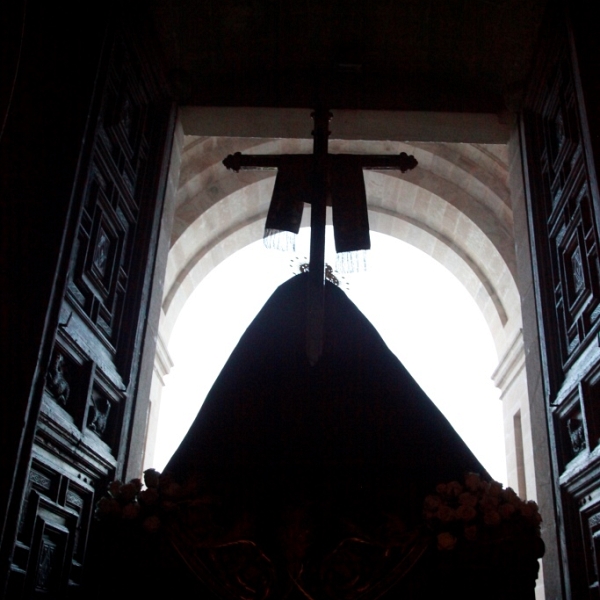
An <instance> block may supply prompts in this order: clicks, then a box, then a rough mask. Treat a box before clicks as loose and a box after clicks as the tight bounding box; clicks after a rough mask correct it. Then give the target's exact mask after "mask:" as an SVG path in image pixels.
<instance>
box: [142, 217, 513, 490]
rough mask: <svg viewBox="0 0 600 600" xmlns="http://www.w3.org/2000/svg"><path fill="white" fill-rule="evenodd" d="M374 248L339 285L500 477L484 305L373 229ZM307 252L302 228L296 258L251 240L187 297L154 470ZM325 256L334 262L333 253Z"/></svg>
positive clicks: (413, 251) (173, 348)
mask: <svg viewBox="0 0 600 600" xmlns="http://www.w3.org/2000/svg"><path fill="white" fill-rule="evenodd" d="M329 229H330V228H329ZM328 234H329V235H328V238H329V239H328V247H329V248H332V240H331V237H332V235H331V231H328ZM372 242H373V248H372V250H371V251H370V253H369V257H368V271H367V272H366V273H360V274H355V275H347V276H345V277H344V278H343V279H342V280H341V282H340V284H341V287H342V289H346V291H347V293H348V295H349V297H350V298H351V300H352V301H353V302H354V303H355V304H356V305H357V306H358V307H359V308H360V309H361V310H362V312H363V313H364V314H365V315H366V316H367V317H368V318H369V319H370V320H371V322H372V323H373V324H374V325H375V326H376V328H377V329H378V331H379V333H380V334H381V335H382V337H383V338H384V340H385V341H386V343H387V344H388V346H389V347H390V349H391V350H392V351H393V352H394V353H395V354H396V355H397V356H398V357H399V358H400V359H401V361H402V362H403V363H404V365H405V366H406V367H407V368H408V369H409V371H411V373H412V374H413V376H414V377H415V378H416V379H417V381H418V382H419V383H420V384H421V386H422V387H423V388H424V389H425V391H426V392H427V393H428V394H429V395H430V397H431V398H432V399H433V400H434V402H436V404H437V405H438V407H439V408H440V409H441V410H442V412H444V413H445V414H446V416H447V418H448V419H449V420H450V421H451V423H452V424H453V425H454V427H455V429H457V431H458V432H459V433H460V434H461V436H462V437H463V439H465V441H466V442H467V444H469V445H470V447H471V449H472V450H473V451H474V452H475V454H476V455H477V456H478V458H479V459H480V460H481V462H482V463H483V464H484V465H485V466H486V468H487V469H488V470H489V471H490V473H492V475H493V476H494V477H495V478H496V479H498V480H500V481H506V467H505V455H504V437H503V426H502V406H501V403H500V402H499V400H498V395H499V391H498V390H497V388H495V386H494V384H493V382H492V380H491V374H492V371H493V370H494V367H495V366H496V364H497V353H496V349H495V347H494V343H493V339H492V336H491V333H490V330H489V328H488V326H487V324H486V322H485V320H484V318H483V315H482V313H481V311H480V309H479V308H478V307H477V305H476V303H475V302H474V300H473V298H472V297H471V296H470V295H469V293H468V292H467V291H466V290H465V289H464V287H463V286H462V284H461V283H460V282H459V281H458V280H457V279H456V277H454V276H453V275H452V274H451V273H450V272H449V271H448V270H447V269H446V268H444V267H443V266H442V265H440V264H439V263H438V262H437V261H435V260H434V259H432V258H431V257H430V256H428V255H427V254H425V253H424V252H422V251H420V250H419V249H417V248H415V247H414V246H411V245H409V244H407V243H405V242H401V241H400V240H397V239H395V238H393V237H391V236H388V235H384V234H380V233H375V232H374V233H373V234H372ZM307 253H308V229H306V228H304V229H303V230H302V232H301V234H300V236H299V240H298V243H297V251H296V253H279V252H269V251H266V250H265V249H263V248H262V244H261V242H260V241H258V242H254V243H253V244H251V245H249V246H246V247H245V248H244V249H242V250H240V251H238V252H236V253H235V254H233V255H232V256H230V257H229V258H228V259H226V260H225V261H223V263H221V264H220V265H218V266H217V267H216V268H215V269H214V270H213V271H211V273H210V274H209V275H208V276H207V277H206V278H205V279H204V280H203V281H202V282H201V283H200V285H199V286H198V287H197V289H196V290H195V291H194V292H193V293H192V294H191V296H190V297H189V298H188V300H187V302H186V304H185V306H184V308H183V309H182V311H181V313H180V315H179V317H178V319H177V322H176V324H175V326H174V329H173V334H172V336H171V341H170V344H169V352H170V354H171V356H172V358H173V361H174V363H175V368H174V369H173V371H172V372H171V373H170V374H169V377H168V379H167V385H166V387H165V389H164V390H163V394H162V400H161V413H160V415H159V422H158V430H157V437H156V450H155V453H154V462H153V464H154V466H155V467H157V468H159V470H160V469H162V468H163V466H164V464H166V462H167V460H168V459H169V457H170V456H171V454H172V453H173V452H174V451H175V449H176V447H177V445H178V443H179V441H180V440H181V438H182V437H183V435H184V434H185V433H186V432H187V428H188V427H189V425H190V424H191V422H192V421H193V419H194V417H195V416H196V413H197V411H198V409H199V408H200V406H201V404H202V401H203V399H204V397H205V396H206V394H207V393H208V391H209V389H210V386H211V384H212V382H213V381H214V379H215V378H216V377H217V376H218V374H219V372H220V370H221V367H222V366H223V364H224V363H225V361H226V360H227V358H228V357H229V354H230V352H231V351H232V350H233V347H234V346H235V344H236V343H237V341H238V340H239V337H240V336H241V335H242V333H243V331H244V330H245V328H246V327H247V325H249V323H250V321H251V320H252V319H253V318H254V316H255V314H256V313H257V312H258V310H260V308H262V303H264V301H266V299H267V298H268V296H269V295H270V293H271V291H272V290H274V288H275V287H276V286H277V285H278V284H280V283H283V281H285V280H286V279H287V278H289V277H290V276H292V273H293V270H294V269H295V270H296V271H297V266H298V264H299V263H300V262H302V261H303V260H304V259H305V258H304V257H305V256H306V254H307ZM327 260H328V262H329V263H332V264H334V260H335V257H334V252H331V251H330V252H329V253H328V259H327ZM290 263H292V266H290Z"/></svg>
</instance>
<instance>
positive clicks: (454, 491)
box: [446, 481, 463, 497]
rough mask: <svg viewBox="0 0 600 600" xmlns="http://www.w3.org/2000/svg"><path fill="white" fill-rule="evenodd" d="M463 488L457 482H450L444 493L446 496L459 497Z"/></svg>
mask: <svg viewBox="0 0 600 600" xmlns="http://www.w3.org/2000/svg"><path fill="white" fill-rule="evenodd" d="M462 491H463V487H462V485H460V483H458V481H451V482H450V483H448V484H447V485H446V493H447V494H448V496H455V497H457V496H460V495H461V494H462Z"/></svg>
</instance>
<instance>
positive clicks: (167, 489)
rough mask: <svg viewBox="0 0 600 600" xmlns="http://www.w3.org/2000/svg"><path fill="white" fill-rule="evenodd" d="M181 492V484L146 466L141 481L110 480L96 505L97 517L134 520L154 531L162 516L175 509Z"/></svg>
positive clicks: (147, 529) (112, 519)
mask: <svg viewBox="0 0 600 600" xmlns="http://www.w3.org/2000/svg"><path fill="white" fill-rule="evenodd" d="M144 484H145V487H144ZM181 495H182V490H181V486H180V485H179V484H178V483H176V482H174V481H172V480H171V478H170V477H169V476H168V475H161V474H160V473H159V472H158V471H156V470H155V469H148V470H147V471H144V482H143V483H142V480H141V479H132V480H131V481H129V482H128V483H122V482H121V481H113V482H111V483H110V484H109V486H108V493H107V495H105V496H102V498H100V500H99V501H98V504H97V505H96V517H97V518H98V519H100V520H109V521H120V520H123V521H129V522H135V523H137V524H139V525H141V528H142V530H143V531H145V532H146V533H156V532H157V531H158V530H159V529H160V528H161V525H162V520H163V515H164V514H165V513H166V512H169V511H171V510H173V509H175V508H176V506H177V501H178V500H179V499H180V498H181Z"/></svg>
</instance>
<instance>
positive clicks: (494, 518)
mask: <svg viewBox="0 0 600 600" xmlns="http://www.w3.org/2000/svg"><path fill="white" fill-rule="evenodd" d="M483 522H484V523H485V524H486V525H500V523H501V522H502V519H501V518H500V513H499V512H498V511H496V510H490V511H486V512H485V513H484V514H483Z"/></svg>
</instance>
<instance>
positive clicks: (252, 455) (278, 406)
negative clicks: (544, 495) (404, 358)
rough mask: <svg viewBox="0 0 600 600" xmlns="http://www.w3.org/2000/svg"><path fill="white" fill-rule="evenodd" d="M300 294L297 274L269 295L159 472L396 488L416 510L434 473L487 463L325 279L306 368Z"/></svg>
mask: <svg viewBox="0 0 600 600" xmlns="http://www.w3.org/2000/svg"><path fill="white" fill-rule="evenodd" d="M306 298H307V276H306V275H299V276H296V277H294V278H293V279H291V280H290V281H288V282H287V283H285V284H283V285H282V286H281V287H280V288H279V289H278V290H277V291H276V292H275V293H274V294H273V296H272V297H271V298H270V300H269V301H268V302H267V303H266V305H265V306H264V308H263V309H262V310H261V312H260V313H259V314H258V316H257V317H256V318H255V320H254V321H253V323H252V324H251V325H250V327H249V328H248V329H247V331H246V332H245V334H244V335H243V336H242V338H241V340H240V342H239V344H238V346H237V347H236V349H235V350H234V351H233V353H232V355H231V357H230V359H229V360H228V362H227V364H226V365H225V367H224V368H223V370H222V372H221V374H220V375H219V377H218V379H217V380H216V382H215V384H214V386H213V388H212V390H211V391H210V393H209V394H208V396H207V398H206V401H205V402H204V404H203V406H202V408H201V410H200V412H199V414H198V416H197V418H196V420H195V421H194V423H193V424H192V426H191V428H190V430H189V432H188V434H187V436H186V437H185V439H184V440H183V442H182V444H181V446H180V447H179V449H178V450H177V452H176V453H175V454H174V456H173V457H172V459H171V460H170V462H169V464H168V466H167V468H166V470H167V471H169V472H171V473H172V474H173V475H174V476H175V477H176V478H177V479H178V480H186V479H189V478H190V477H195V478H199V479H203V480H206V481H207V483H208V482H210V486H213V487H215V486H216V488H219V490H221V491H222V492H224V493H240V494H242V495H244V497H245V498H247V499H248V501H251V499H252V498H254V499H255V500H256V501H257V502H261V501H263V500H264V499H265V498H271V499H272V498H274V497H278V498H282V497H289V498H292V497H297V496H298V495H300V496H303V497H319V498H325V497H327V498H343V497H351V496H354V497H358V496H362V495H365V494H366V495H368V496H369V497H370V498H371V499H373V498H376V497H382V498H383V497H387V496H390V497H391V496H394V497H403V498H404V500H403V502H404V501H405V502H406V503H407V507H406V508H407V510H409V512H413V513H414V516H415V518H417V517H418V518H420V511H421V507H422V505H421V503H422V499H423V497H424V495H425V494H427V493H429V492H430V491H431V490H432V489H434V488H435V485H436V484H437V483H439V482H445V481H449V480H452V479H457V478H462V476H463V474H464V473H465V472H468V471H476V472H479V473H482V474H484V473H485V470H484V469H483V467H482V465H481V464H480V463H479V462H478V461H477V459H476V458H475V457H474V456H473V454H472V453H471V452H470V450H469V449H468V448H467V446H466V445H465V444H464V442H463V441H462V440H461V438H460V437H459V436H458V435H457V433H456V432H455V431H454V429H453V428H452V427H451V425H450V424H449V423H448V421H447V420H446V418H445V417H444V416H443V415H442V414H441V412H440V411H439V410H438V409H437V407H436V406H435V405H434V404H433V402H432V401H431V400H430V399H429V398H428V397H427V396H426V394H425V393H424V392H423V391H422V390H421V388H420V387H419V385H418V384H417V383H416V382H415V381H414V379H413V378H412V377H411V375H410V374H409V373H408V371H407V370H406V369H405V368H404V367H403V366H402V364H401V363H400V361H399V360H398V359H397V358H396V357H395V356H394V355H393V354H392V352H391V351H390V350H389V349H388V348H387V346H386V345H385V343H384V342H383V340H382V339H381V337H380V336H379V334H378V333H377V331H376V330H375V329H374V327H373V326H372V325H371V324H370V323H369V322H368V321H367V319H366V318H365V317H364V316H363V315H362V313H361V312H360V311H359V310H358V309H357V308H356V307H355V306H354V304H352V302H351V301H350V300H349V299H348V298H347V297H346V295H345V294H344V293H343V292H342V291H341V290H340V289H338V288H336V287H335V286H333V285H332V284H329V283H328V284H327V286H326V290H325V332H324V336H325V337H324V349H323V356H322V358H321V359H320V361H319V362H318V363H317V364H316V365H315V366H313V367H311V366H310V365H309V363H308V360H307V358H306V352H305V321H306ZM199 367H200V368H201V365H200V366H199ZM233 490H236V491H235V492H234V491H233ZM409 504H410V505H411V506H410V507H409V506H408V505H409Z"/></svg>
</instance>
